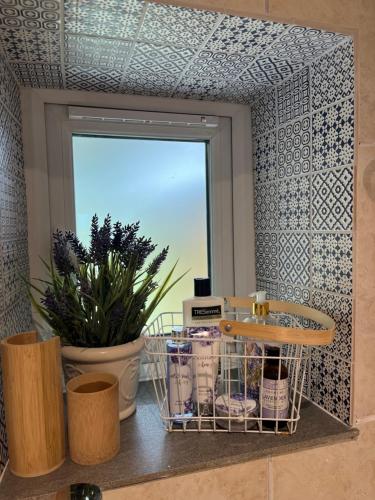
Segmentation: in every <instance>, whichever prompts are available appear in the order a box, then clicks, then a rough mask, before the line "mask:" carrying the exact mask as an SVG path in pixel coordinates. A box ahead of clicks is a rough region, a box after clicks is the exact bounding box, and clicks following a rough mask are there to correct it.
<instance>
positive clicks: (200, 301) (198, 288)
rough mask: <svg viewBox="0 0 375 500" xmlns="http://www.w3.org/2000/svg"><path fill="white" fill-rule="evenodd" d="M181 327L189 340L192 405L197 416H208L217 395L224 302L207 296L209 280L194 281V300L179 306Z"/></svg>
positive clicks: (186, 301) (188, 300) (219, 298)
mask: <svg viewBox="0 0 375 500" xmlns="http://www.w3.org/2000/svg"><path fill="white" fill-rule="evenodd" d="M183 315H184V326H185V328H186V330H187V334H188V336H189V337H190V338H191V339H192V353H193V402H194V406H195V410H196V413H197V414H198V415H199V416H210V415H212V413H213V404H214V401H215V398H216V392H217V379H218V372H219V354H220V342H219V338H220V337H221V333H220V330H219V322H220V320H221V319H223V317H224V299H223V298H221V297H214V296H212V295H211V282H210V279H209V278H196V279H195V280H194V297H192V298H191V299H187V300H184V302H183Z"/></svg>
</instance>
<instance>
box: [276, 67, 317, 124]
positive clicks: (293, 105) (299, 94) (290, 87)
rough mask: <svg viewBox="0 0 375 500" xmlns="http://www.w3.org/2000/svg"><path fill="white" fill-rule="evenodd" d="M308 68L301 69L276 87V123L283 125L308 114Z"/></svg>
mask: <svg viewBox="0 0 375 500" xmlns="http://www.w3.org/2000/svg"><path fill="white" fill-rule="evenodd" d="M309 71H310V70H309V68H308V67H307V68H303V69H302V70H301V71H299V72H298V73H296V74H295V75H293V76H292V77H291V78H289V80H287V81H286V82H284V83H282V84H281V85H279V86H278V87H277V113H278V123H279V124H283V123H285V122H287V121H289V120H293V119H294V118H299V117H300V116H303V115H305V114H306V113H309V112H310V81H309Z"/></svg>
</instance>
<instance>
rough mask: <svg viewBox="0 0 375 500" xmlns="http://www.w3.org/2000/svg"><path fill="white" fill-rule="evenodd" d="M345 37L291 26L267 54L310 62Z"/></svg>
mask: <svg viewBox="0 0 375 500" xmlns="http://www.w3.org/2000/svg"><path fill="white" fill-rule="evenodd" d="M345 39H348V40H349V39H350V38H349V37H346V36H345V35H340V34H338V33H332V32H328V31H321V30H318V29H314V28H306V27H304V26H291V27H290V28H289V29H288V30H286V31H285V33H283V34H282V35H281V37H280V38H279V39H278V40H277V41H276V42H275V43H274V44H273V45H272V46H271V47H270V48H269V49H268V50H266V51H265V55H267V56H269V57H274V58H276V59H286V60H291V61H294V62H295V63H298V62H299V63H302V64H309V63H310V62H311V61H312V60H314V59H316V58H318V57H320V56H321V55H323V54H324V53H325V52H327V50H330V49H332V48H333V47H335V46H336V45H337V44H339V43H341V42H342V41H344V40H345Z"/></svg>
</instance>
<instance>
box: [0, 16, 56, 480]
mask: <svg viewBox="0 0 375 500" xmlns="http://www.w3.org/2000/svg"><path fill="white" fill-rule="evenodd" d="M28 22H29V19H28V18H27V17H26V18H25V19H24V24H22V26H25V25H26V26H27V25H28ZM46 22H47V21H46ZM20 117H21V112H20V98H19V90H18V85H17V82H16V81H15V79H14V76H13V75H12V73H11V72H10V71H9V68H8V65H7V63H6V62H5V59H4V57H3V55H0V277H1V280H0V339H2V338H4V337H6V336H9V335H12V334H14V333H16V332H19V331H24V330H27V329H28V328H30V326H31V310H30V304H29V299H28V297H27V294H26V290H25V287H24V286H23V284H22V282H21V280H20V275H23V276H25V277H27V275H28V253H27V214H26V187H25V179H24V174H23V153H22V131H21V122H20V119H21V118H20ZM6 461H7V442H6V432H5V417H4V407H3V404H2V383H1V366H0V474H1V471H2V469H3V467H4V465H5V463H6Z"/></svg>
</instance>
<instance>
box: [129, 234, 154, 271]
mask: <svg viewBox="0 0 375 500" xmlns="http://www.w3.org/2000/svg"><path fill="white" fill-rule="evenodd" d="M155 248H156V245H154V244H153V243H152V242H151V238H144V237H143V236H142V237H141V238H137V239H136V241H135V243H134V247H133V249H132V253H133V255H134V256H135V257H136V259H137V266H136V268H137V270H139V269H141V267H142V266H143V264H144V263H145V260H146V259H147V257H148V256H149V255H150V254H151V253H152V252H153V251H154V250H155Z"/></svg>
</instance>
